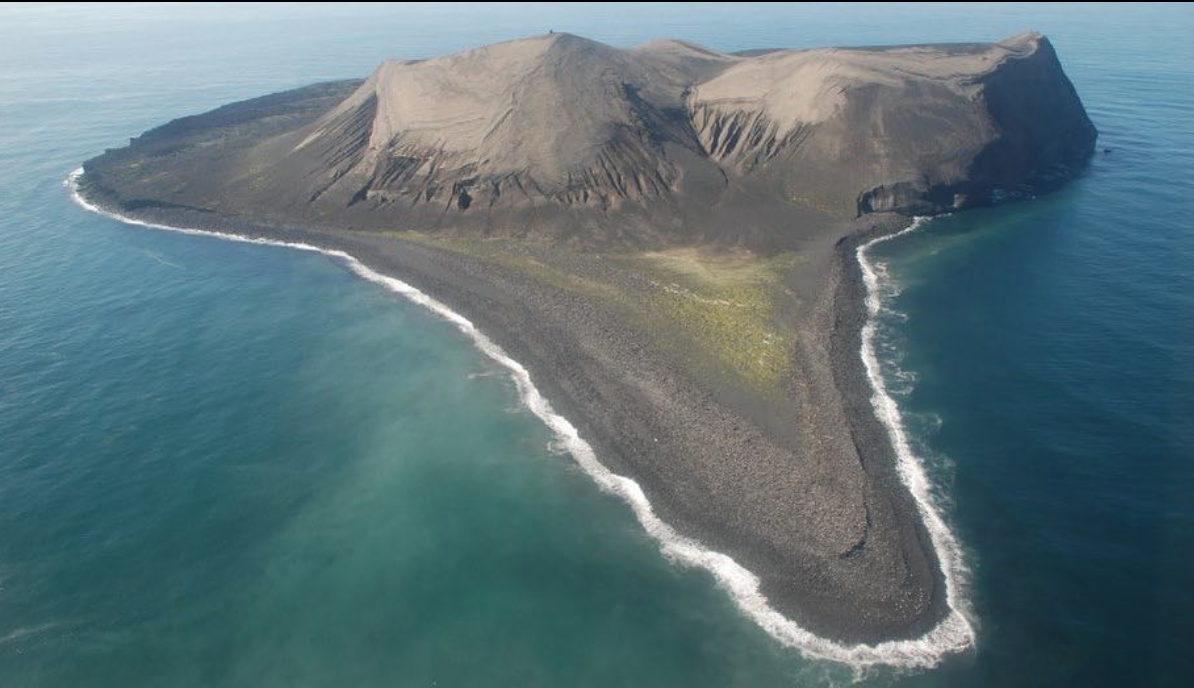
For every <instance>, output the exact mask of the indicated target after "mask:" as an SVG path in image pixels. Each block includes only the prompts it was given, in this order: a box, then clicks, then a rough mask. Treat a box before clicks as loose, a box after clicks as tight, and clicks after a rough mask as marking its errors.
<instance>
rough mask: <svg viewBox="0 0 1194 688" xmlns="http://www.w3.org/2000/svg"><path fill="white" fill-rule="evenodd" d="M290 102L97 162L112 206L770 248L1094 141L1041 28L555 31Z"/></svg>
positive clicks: (965, 200) (1008, 187) (933, 208)
mask: <svg viewBox="0 0 1194 688" xmlns="http://www.w3.org/2000/svg"><path fill="white" fill-rule="evenodd" d="M328 93H329V91H328V90H327V89H324V91H322V92H320V96H319V98H320V100H318V102H319V103H321V104H322V103H326V100H327V97H328ZM252 102H265V101H264V100H262V101H252ZM271 102H272V101H271ZM279 102H283V103H293V104H294V107H293V111H286V112H281V113H279V112H277V111H276V110H278V107H279V106H277V105H275V106H272V109H271V108H270V107H263V108H262V109H261V111H260V112H259V113H258V115H257V116H255V115H254V112H255V110H254V108H253V107H252V106H251V105H250V104H244V105H241V106H237V107H233V108H232V109H231V112H234V113H237V116H238V119H236V121H231V120H230V119H229V115H228V113H229V111H230V110H229V109H228V108H224V109H222V110H220V111H216V112H214V113H211V114H210V115H204V116H199V117H195V118H188V119H187V120H183V121H184V122H186V123H187V124H186V125H185V126H175V125H171V126H167V127H164V128H162V129H159V130H157V131H156V132H154V135H153V136H150V137H147V138H145V139H142V140H137V141H134V143H133V145H132V146H131V147H130V148H129V149H126V150H123V151H114V152H110V153H109V154H106V155H104V156H101V157H99V158H97V159H95V160H92V161H90V162H89V163H88V164H87V171H88V177H89V178H90V179H91V180H92V182H94V183H96V184H97V185H99V186H103V187H105V188H106V189H107V190H108V192H110V194H111V195H112V196H114V197H117V198H124V199H138V200H139V201H142V202H151V203H161V204H176V205H187V206H191V207H197V208H203V209H209V210H215V211H220V212H232V213H235V214H240V215H250V216H256V217H260V218H262V219H268V220H273V221H295V222H318V223H321V224H324V225H332V226H345V227H349V226H351V227H353V228H357V229H376V230H382V229H392V228H404V229H415V230H422V231H451V232H455V233H460V234H477V233H479V234H486V235H494V234H496V235H514V236H535V237H539V238H548V239H566V240H570V241H576V242H581V243H592V244H602V245H609V244H640V245H652V244H655V245H657V244H668V243H672V244H675V243H700V242H706V241H720V242H723V243H740V244H752V245H762V246H771V245H776V244H782V243H783V242H785V241H795V240H798V238H799V237H798V233H794V232H793V231H792V230H791V225H792V222H791V221H790V219H789V218H790V217H791V216H792V215H793V214H795V215H799V214H801V213H805V214H807V213H814V214H822V215H825V216H829V217H837V218H849V217H854V216H856V215H859V214H865V213H869V212H875V211H892V210H894V211H898V212H904V213H918V214H922V213H935V212H943V211H948V210H953V209H956V208H963V207H969V206H972V205H980V204H984V203H989V202H992V201H993V200H996V199H998V198H1001V197H1004V196H1006V195H1008V194H1015V193H1018V192H1021V191H1023V190H1026V189H1037V188H1046V187H1048V186H1050V185H1052V184H1055V183H1057V182H1058V181H1060V180H1063V179H1065V178H1068V177H1069V176H1072V175H1073V174H1074V173H1075V172H1076V171H1077V170H1078V169H1080V167H1081V165H1082V163H1083V162H1084V161H1085V160H1086V158H1087V157H1088V156H1089V155H1090V153H1091V151H1092V150H1093V146H1094V140H1095V130H1094V127H1093V126H1092V125H1091V123H1090V120H1089V119H1088V118H1087V116H1086V113H1085V111H1084V110H1083V108H1082V104H1081V101H1080V100H1079V99H1078V96H1077V94H1076V92H1075V91H1074V88H1073V86H1072V85H1071V84H1070V82H1069V80H1068V79H1067V78H1066V76H1065V74H1064V72H1063V70H1062V68H1061V65H1060V63H1059V61H1058V59H1057V56H1056V54H1055V53H1054V51H1053V48H1052V46H1051V45H1050V44H1049V42H1048V40H1046V39H1045V38H1043V37H1042V36H1039V35H1037V34H1024V35H1021V36H1017V37H1014V38H1011V39H1008V40H1006V41H1003V42H1000V43H994V44H962V45H927V46H897V47H877V48H850V49H819V50H794V51H770V52H766V53H762V54H758V55H755V56H749V57H748V56H742V55H727V54H723V53H718V52H716V51H712V50H707V49H704V48H701V47H699V46H694V45H691V44H688V43H682V42H679V41H657V42H654V43H649V44H647V45H644V46H640V47H637V48H633V49H630V50H620V49H617V48H612V47H609V46H606V45H602V44H600V43H596V42H594V41H590V40H586V39H584V38H579V37H576V36H570V35H567V34H553V35H549V36H540V37H536V38H530V39H525V40H520V41H511V42H508V43H501V44H497V45H493V46H487V47H483V48H477V49H474V50H469V51H466V52H463V53H459V54H456V55H451V56H447V57H443V58H438V59H434V60H423V61H390V62H386V63H384V64H383V65H381V66H380V67H379V68H378V69H377V70H376V71H375V72H374V73H373V74H372V75H371V76H370V77H369V78H368V79H367V80H366V81H364V82H363V83H361V84H360V85H359V86H357V87H356V88H355V90H353V91H352V92H351V93H350V94H348V95H347V97H343V98H342V99H341V100H339V101H338V102H337V103H336V104H335V105H334V106H330V107H329V106H328V105H326V104H324V105H322V107H323V108H325V109H319V108H317V107H316V106H315V105H313V104H312V102H314V101H312V102H306V101H304V99H303V97H301V96H300V95H294V96H292V97H290V98H289V99H287V98H282V99H281V101H279ZM171 137H173V138H171ZM167 139H170V140H168V141H167ZM167 149H168V150H169V155H164V154H163V151H164V150H167ZM731 217H736V218H738V219H737V220H733V221H730V220H729V218H731Z"/></svg>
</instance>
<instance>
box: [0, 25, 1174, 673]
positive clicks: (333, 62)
mask: <svg viewBox="0 0 1194 688" xmlns="http://www.w3.org/2000/svg"><path fill="white" fill-rule="evenodd" d="M549 29H555V30H567V31H571V32H574V33H579V34H582V35H586V36H588V37H591V38H594V39H597V40H602V41H605V42H608V43H611V44H615V45H631V44H634V43H638V42H642V41H645V40H648V39H651V38H655V37H661V36H667V37H676V38H684V39H688V40H692V41H695V42H698V43H702V44H705V45H708V46H710V47H713V48H717V49H722V50H738V49H745V48H751V47H760V46H792V47H797V46H819V45H834V44H850V45H871V44H880V43H882V44H887V43H902V42H941V41H961V40H997V39H999V38H1002V37H1004V36H1007V35H1010V34H1013V33H1016V32H1018V31H1020V30H1023V29H1036V30H1039V31H1042V32H1043V33H1045V34H1047V35H1048V36H1049V37H1050V38H1051V39H1052V41H1053V43H1054V45H1055V47H1056V48H1057V50H1058V53H1059V55H1060V57H1061V59H1062V62H1063V64H1064V65H1065V67H1066V70H1067V72H1068V74H1069V75H1070V77H1071V79H1073V81H1074V83H1075V85H1076V87H1077V89H1078V92H1079V94H1080V95H1081V96H1082V98H1083V100H1084V102H1085V104H1086V106H1087V109H1088V111H1089V112H1090V115H1091V118H1092V120H1093V121H1094V123H1095V125H1096V126H1097V127H1098V128H1099V130H1100V142H1099V149H1100V152H1099V153H1098V155H1097V156H1096V158H1095V159H1094V161H1093V163H1092V166H1091V168H1090V170H1089V172H1088V173H1087V174H1086V175H1085V176H1084V177H1083V178H1081V179H1080V180H1078V181H1077V182H1075V183H1073V184H1071V185H1069V186H1068V187H1066V188H1065V189H1063V190H1062V191H1060V192H1058V193H1054V194H1051V195H1048V196H1045V197H1042V198H1039V199H1034V200H1031V201H1027V202H1020V203H1012V204H1008V205H1005V206H1001V207H998V208H992V209H986V210H980V211H972V212H966V213H961V214H957V215H954V216H950V217H946V218H937V219H933V220H931V221H929V222H926V223H922V224H921V225H920V226H918V228H917V229H916V230H915V231H913V232H910V233H908V234H906V235H903V236H900V237H898V238H894V239H891V240H889V241H885V242H882V243H879V244H875V245H874V246H872V247H871V248H870V249H868V252H867V256H868V260H869V261H870V263H871V265H872V266H873V268H874V271H875V273H876V277H877V280H878V281H877V286H878V289H877V291H876V296H877V297H878V298H879V300H878V302H877V303H876V305H877V306H878V310H877V317H876V320H875V329H874V337H873V346H874V352H875V354H876V360H877V362H878V363H879V371H878V372H879V373H880V374H881V375H882V379H883V381H884V383H885V387H886V388H887V390H888V391H889V393H890V396H891V398H892V399H893V400H894V401H895V402H896V403H897V404H898V406H899V409H900V416H901V422H902V427H903V429H904V430H905V432H906V435H907V437H908V440H909V448H910V450H911V452H912V454H914V455H915V457H916V458H917V460H918V465H920V466H922V467H923V469H924V470H925V472H926V475H927V477H928V478H929V482H930V485H929V488H930V489H931V491H932V492H933V494H934V496H935V499H936V500H937V501H938V503H939V504H940V505H941V507H942V511H943V513H944V515H945V519H946V521H947V522H948V524H949V526H950V530H951V532H952V533H953V534H954V535H955V536H956V537H957V539H958V542H959V543H960V546H961V548H962V551H963V554H964V556H965V560H966V563H967V565H968V568H969V574H968V575H967V576H966V579H967V580H966V585H965V590H964V594H965V599H966V600H967V602H968V604H969V607H970V608H971V610H972V613H973V618H974V621H975V624H976V627H977V629H978V641H977V643H976V645H975V647H974V648H973V649H972V650H969V651H967V652H964V653H962V654H960V655H955V656H950V657H948V658H946V659H945V660H944V661H943V662H942V664H941V666H939V667H937V668H935V669H932V670H927V671H926V670H907V669H905V670H900V669H889V668H869V669H860V668H857V667H851V666H848V665H842V664H837V663H832V662H825V661H817V660H814V659H810V658H808V657H806V656H804V655H802V653H801V652H799V651H798V650H794V649H791V648H787V647H784V646H783V645H782V644H780V643H778V642H776V641H775V640H774V639H773V638H772V637H771V636H770V635H768V633H766V632H765V631H764V630H763V629H762V628H760V627H759V626H758V625H756V624H755V623H754V622H753V621H752V620H751V619H750V618H748V617H747V616H745V615H743V614H742V613H741V611H740V610H739V608H738V607H737V606H736V605H735V603H734V601H733V599H732V598H731V596H730V595H729V594H727V593H726V591H725V590H723V589H722V588H721V587H719V585H718V584H717V581H716V580H715V579H714V578H713V576H711V575H710V574H709V573H708V572H706V571H704V570H702V569H696V568H687V567H682V566H677V565H675V564H673V563H670V562H669V561H668V559H667V558H665V557H664V556H662V555H661V553H660V548H659V544H658V542H657V541H655V540H653V539H652V538H651V537H649V536H648V535H647V533H646V532H645V531H644V530H643V528H642V526H641V525H640V523H639V521H638V520H637V519H636V517H635V514H634V512H633V511H632V510H631V509H630V508H629V507H628V506H627V504H626V502H625V501H623V500H622V499H619V498H618V497H617V496H615V495H611V494H609V493H607V492H603V491H602V490H600V489H598V487H597V485H596V484H595V482H594V481H593V480H592V478H591V477H590V475H589V473H586V471H585V470H584V469H583V467H582V466H581V465H578V463H577V462H576V461H575V460H574V458H573V457H572V456H571V455H569V454H568V453H567V452H566V451H564V447H563V446H561V444H560V443H559V441H558V438H557V437H556V435H555V433H553V431H552V429H551V428H549V427H548V426H546V425H545V424H544V423H543V421H542V419H541V418H540V416H539V415H536V413H535V412H534V409H532V408H529V407H528V406H527V404H526V403H524V401H525V391H526V390H525V389H522V390H520V388H519V385H518V384H517V382H516V380H515V379H514V378H513V377H512V376H511V374H510V371H509V370H508V369H507V368H506V367H503V366H502V365H500V364H499V363H498V362H496V361H495V360H494V359H492V358H491V357H489V356H487V355H486V354H485V352H483V351H482V350H480V349H478V348H477V346H476V345H475V340H474V339H473V338H471V337H470V336H468V334H467V333H465V332H462V331H461V329H460V327H458V323H454V322H451V321H450V320H447V319H445V318H444V317H442V316H441V315H437V314H436V313H435V312H433V311H430V310H428V309H427V308H425V307H423V306H421V305H419V304H418V303H414V302H412V301H410V300H408V299H405V298H402V297H401V296H400V295H397V294H395V293H394V292H393V291H392V290H390V289H387V288H385V285H379V284H377V283H375V282H371V281H368V280H364V279H361V278H360V276H359V275H358V274H357V273H355V272H354V271H353V270H352V269H351V266H350V265H347V264H345V263H344V262H343V261H336V260H333V259H329V258H328V257H326V256H322V255H319V254H316V253H311V252H303V251H294V250H290V249H285V248H279V247H272V246H262V245H252V244H244V243H233V242H226V241H219V240H214V239H211V238H207V237H202V236H191V235H185V234H177V233H168V232H160V231H153V230H149V229H146V228H142V227H137V226H132V225H127V224H124V223H121V222H119V221H116V220H112V219H109V218H105V217H102V216H100V215H96V214H93V213H89V212H87V211H85V210H84V209H82V208H80V207H79V206H78V205H76V204H74V203H73V202H72V201H71V198H70V195H69V193H68V192H67V190H66V189H65V188H64V187H63V181H64V179H65V177H66V176H67V174H68V173H69V172H70V171H71V170H73V169H74V168H76V167H77V166H78V165H79V163H80V162H81V161H82V160H85V159H87V158H89V157H91V156H93V155H95V154H96V153H98V152H100V151H102V150H103V149H104V148H108V147H116V146H119V145H122V144H123V143H124V142H125V141H126V140H127V138H128V137H130V136H133V135H136V134H138V133H140V132H141V131H143V130H145V129H147V128H150V127H152V126H155V125H157V124H160V123H163V122H165V121H167V120H169V119H171V118H174V117H178V116H181V115H186V114H193V113H196V112H200V111H203V110H206V109H210V108H212V107H215V106H218V105H221V104H224V103H226V102H229V101H232V100H236V99H240V98H245V97H251V96H254V95H260V94H264V93H269V92H273V91H278V90H282V89H285V88H290V87H294V86H299V85H303V84H306V83H310V82H313V81H319V80H326V79H333V78H344V77H354V76H362V75H365V74H367V73H368V72H369V71H370V70H372V68H373V67H374V66H375V65H376V63H378V62H379V61H381V60H382V59H384V58H387V57H405V58H414V57H425V56H430V55H436V54H441V53H444V52H449V51H452V50H456V49H460V48H463V47H468V46H471V45H478V44H484V43H489V42H492V41H495V40H502V39H507V38H514V37H518V36H523V35H527V34H533V33H542V32H545V31H547V30H549ZM1192 34H1194V10H1192V9H1191V8H1190V7H1189V6H1172V5H1170V6H1166V5H1155V6H1140V5H1132V6H1111V7H1107V8H1102V7H1100V8H1098V9H1094V8H1074V7H1067V6H1061V5H1038V4H1034V5H1003V4H985V5H977V6H967V7H961V6H948V7H944V8H940V7H935V6H930V5H908V6H892V5H889V4H877V5H857V6H849V7H836V6H835V7H827V6H821V5H807V6H800V7H795V6H791V7H785V6H778V7H777V6H772V5H763V4H760V5H757V6H746V5H742V4H737V5H733V6H724V7H714V8H704V7H695V6H694V7H693V8H692V9H690V10H686V11H682V12H681V11H677V10H676V9H674V8H672V7H670V6H667V5H666V4H646V5H636V6H634V7H623V8H621V9H617V10H614V11H610V10H609V9H607V8H601V7H592V6H574V5H544V4H511V5H505V6H499V7H496V8H491V7H488V6H482V5H467V4H466V5H460V6H444V5H436V4H427V5H417V6H409V7H398V6H395V7H385V8H373V7H368V6H363V5H339V6H334V7H323V6H309V5H298V6H294V7H290V8H288V9H286V10H284V11H280V10H278V9H276V8H272V7H267V6H248V7H244V8H238V7H224V8H215V9H213V8H212V7H210V6H205V7H189V6H166V5H163V6H149V7H136V6H121V5H117V6H95V5H83V6H78V7H64V6H57V5H25V6H19V5H18V6H11V5H10V6H5V7H4V8H2V9H0V170H2V171H3V174H2V175H0V686H6V687H7V686H17V687H22V686H80V685H87V686H161V685H169V686H188V685H195V686H250V685H251V686H274V685H277V686H294V685H311V686H319V685H356V686H372V685H403V686H406V685H442V686H460V685H465V686H467V685H478V686H493V685H578V686H580V685H594V686H597V685H601V686H604V685H611V684H613V685H685V686H688V685H693V686H700V685H707V686H726V685H750V686H823V685H842V684H849V683H861V684H864V685H900V686H905V685H906V686H953V685H967V686H970V685H975V686H1007V685H1083V686H1101V685H1106V686H1120V685H1184V684H1186V683H1187V682H1188V681H1189V680H1190V676H1191V675H1192V674H1194V663H1192V661H1191V659H1190V658H1189V652H1188V651H1187V648H1186V645H1187V643H1188V641H1189V640H1191V639H1194V621H1192V619H1194V594H1192V593H1191V591H1190V584H1191V582H1194V555H1192V554H1191V552H1194V536H1191V532H1192V530H1191V526H1192V525H1194V523H1192V521H1194V499H1190V497H1189V495H1191V494H1192V493H1194V452H1192V451H1191V449H1190V447H1191V446H1194V423H1191V422H1190V418H1191V417H1192V416H1194V230H1192V229H1191V224H1190V221H1189V218H1190V217H1191V216H1192V212H1191V211H1194V201H1192V200H1191V199H1192V198H1194V194H1192V192H1194V188H1191V187H1194V175H1192V174H1191V172H1192V170H1191V167H1192V165H1191V163H1190V162H1189V161H1190V160H1191V159H1192V157H1191V154H1192V153H1194V150H1192V149H1194V44H1191V42H1190V41H1189V36H1190V35H1192ZM598 458H599V457H598Z"/></svg>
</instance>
